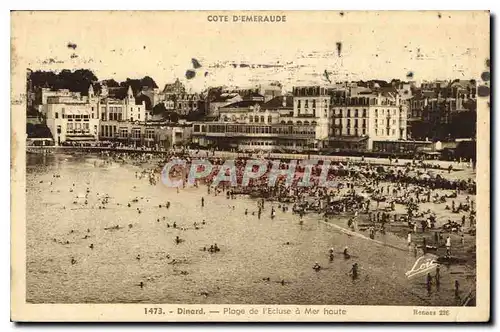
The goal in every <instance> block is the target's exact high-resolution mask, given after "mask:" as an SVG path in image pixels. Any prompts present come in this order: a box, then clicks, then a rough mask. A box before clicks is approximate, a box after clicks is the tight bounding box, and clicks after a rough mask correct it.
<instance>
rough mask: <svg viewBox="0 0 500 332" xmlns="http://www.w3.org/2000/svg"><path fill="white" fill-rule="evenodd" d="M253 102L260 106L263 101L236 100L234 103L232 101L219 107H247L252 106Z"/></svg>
mask: <svg viewBox="0 0 500 332" xmlns="http://www.w3.org/2000/svg"><path fill="white" fill-rule="evenodd" d="M255 104H258V105H260V106H262V105H263V104H264V101H255V100H242V101H238V102H236V103H232V104H229V105H226V106H224V107H221V109H222V108H248V107H250V106H254V105H255Z"/></svg>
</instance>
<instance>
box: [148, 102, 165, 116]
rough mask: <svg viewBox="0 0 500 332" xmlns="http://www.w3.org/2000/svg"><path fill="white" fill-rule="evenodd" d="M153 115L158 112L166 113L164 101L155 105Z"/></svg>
mask: <svg viewBox="0 0 500 332" xmlns="http://www.w3.org/2000/svg"><path fill="white" fill-rule="evenodd" d="M151 113H153V115H158V114H166V113H167V109H166V108H165V105H164V104H163V103H159V104H156V105H155V107H153V112H151Z"/></svg>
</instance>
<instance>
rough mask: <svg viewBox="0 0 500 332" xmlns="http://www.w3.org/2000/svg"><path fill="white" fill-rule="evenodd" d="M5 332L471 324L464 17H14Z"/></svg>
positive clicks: (472, 55) (480, 196)
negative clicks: (95, 326)
mask: <svg viewBox="0 0 500 332" xmlns="http://www.w3.org/2000/svg"><path fill="white" fill-rule="evenodd" d="M11 20H12V22H11V24H12V31H11V35H12V43H11V54H12V63H11V70H12V85H11V86H12V103H11V105H12V109H11V112H12V131H11V137H12V141H11V148H12V160H11V169H12V171H11V184H12V187H11V195H12V207H11V209H12V221H11V223H12V226H11V227H12V235H11V248H12V266H11V283H12V293H11V300H12V302H11V319H12V320H14V321H129V322H132V321H134V322H140V321H151V322H153V321H154V322H158V321H161V322H180V321H196V322H202V321H219V322H236V321H240V322H264V321H282V322H308V321H310V322H315V321H316V322H319V321H323V322H324V321H332V322H333V321H339V322H349V321H350V322H354V321H403V322H424V321H426V322H428V321H431V322H451V321H453V322H484V321H488V320H489V319H490V247H489V243H490V201H489V193H490V166H489V164H490V159H489V158H490V157H489V150H490V85H491V83H490V60H489V59H490V47H489V45H490V13H489V12H488V11H461V12H455V11H441V12H438V11H421V12H404V11H400V12H389V11H387V12H369V11H366V12H365V11H352V12H351V11H345V12H340V11H246V12H245V11H238V12H232V11H218V12H215V11H214V12H212V11H148V12H146V11H109V12H107V11H99V12H97V11H96V12H92V11H86V12H85V11H43V12H42V11H31V12H27V11H14V12H12V13H11Z"/></svg>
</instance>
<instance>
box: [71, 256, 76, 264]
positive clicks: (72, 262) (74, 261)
mask: <svg viewBox="0 0 500 332" xmlns="http://www.w3.org/2000/svg"><path fill="white" fill-rule="evenodd" d="M71 264H72V265H75V264H76V259H75V258H74V257H71Z"/></svg>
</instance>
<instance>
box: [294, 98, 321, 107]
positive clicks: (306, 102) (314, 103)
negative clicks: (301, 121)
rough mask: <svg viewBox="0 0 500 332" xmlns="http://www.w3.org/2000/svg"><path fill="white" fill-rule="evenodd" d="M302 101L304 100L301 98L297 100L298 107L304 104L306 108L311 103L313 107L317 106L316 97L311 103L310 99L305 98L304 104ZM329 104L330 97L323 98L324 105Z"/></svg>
mask: <svg viewBox="0 0 500 332" xmlns="http://www.w3.org/2000/svg"><path fill="white" fill-rule="evenodd" d="M301 102H302V100H301V99H299V100H297V107H298V108H302V105H303V106H304V107H305V108H308V107H309V105H311V107H312V108H316V99H313V100H312V101H311V103H309V99H306V100H304V104H302V103H301ZM327 104H328V99H323V107H325V106H326V105H327Z"/></svg>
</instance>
